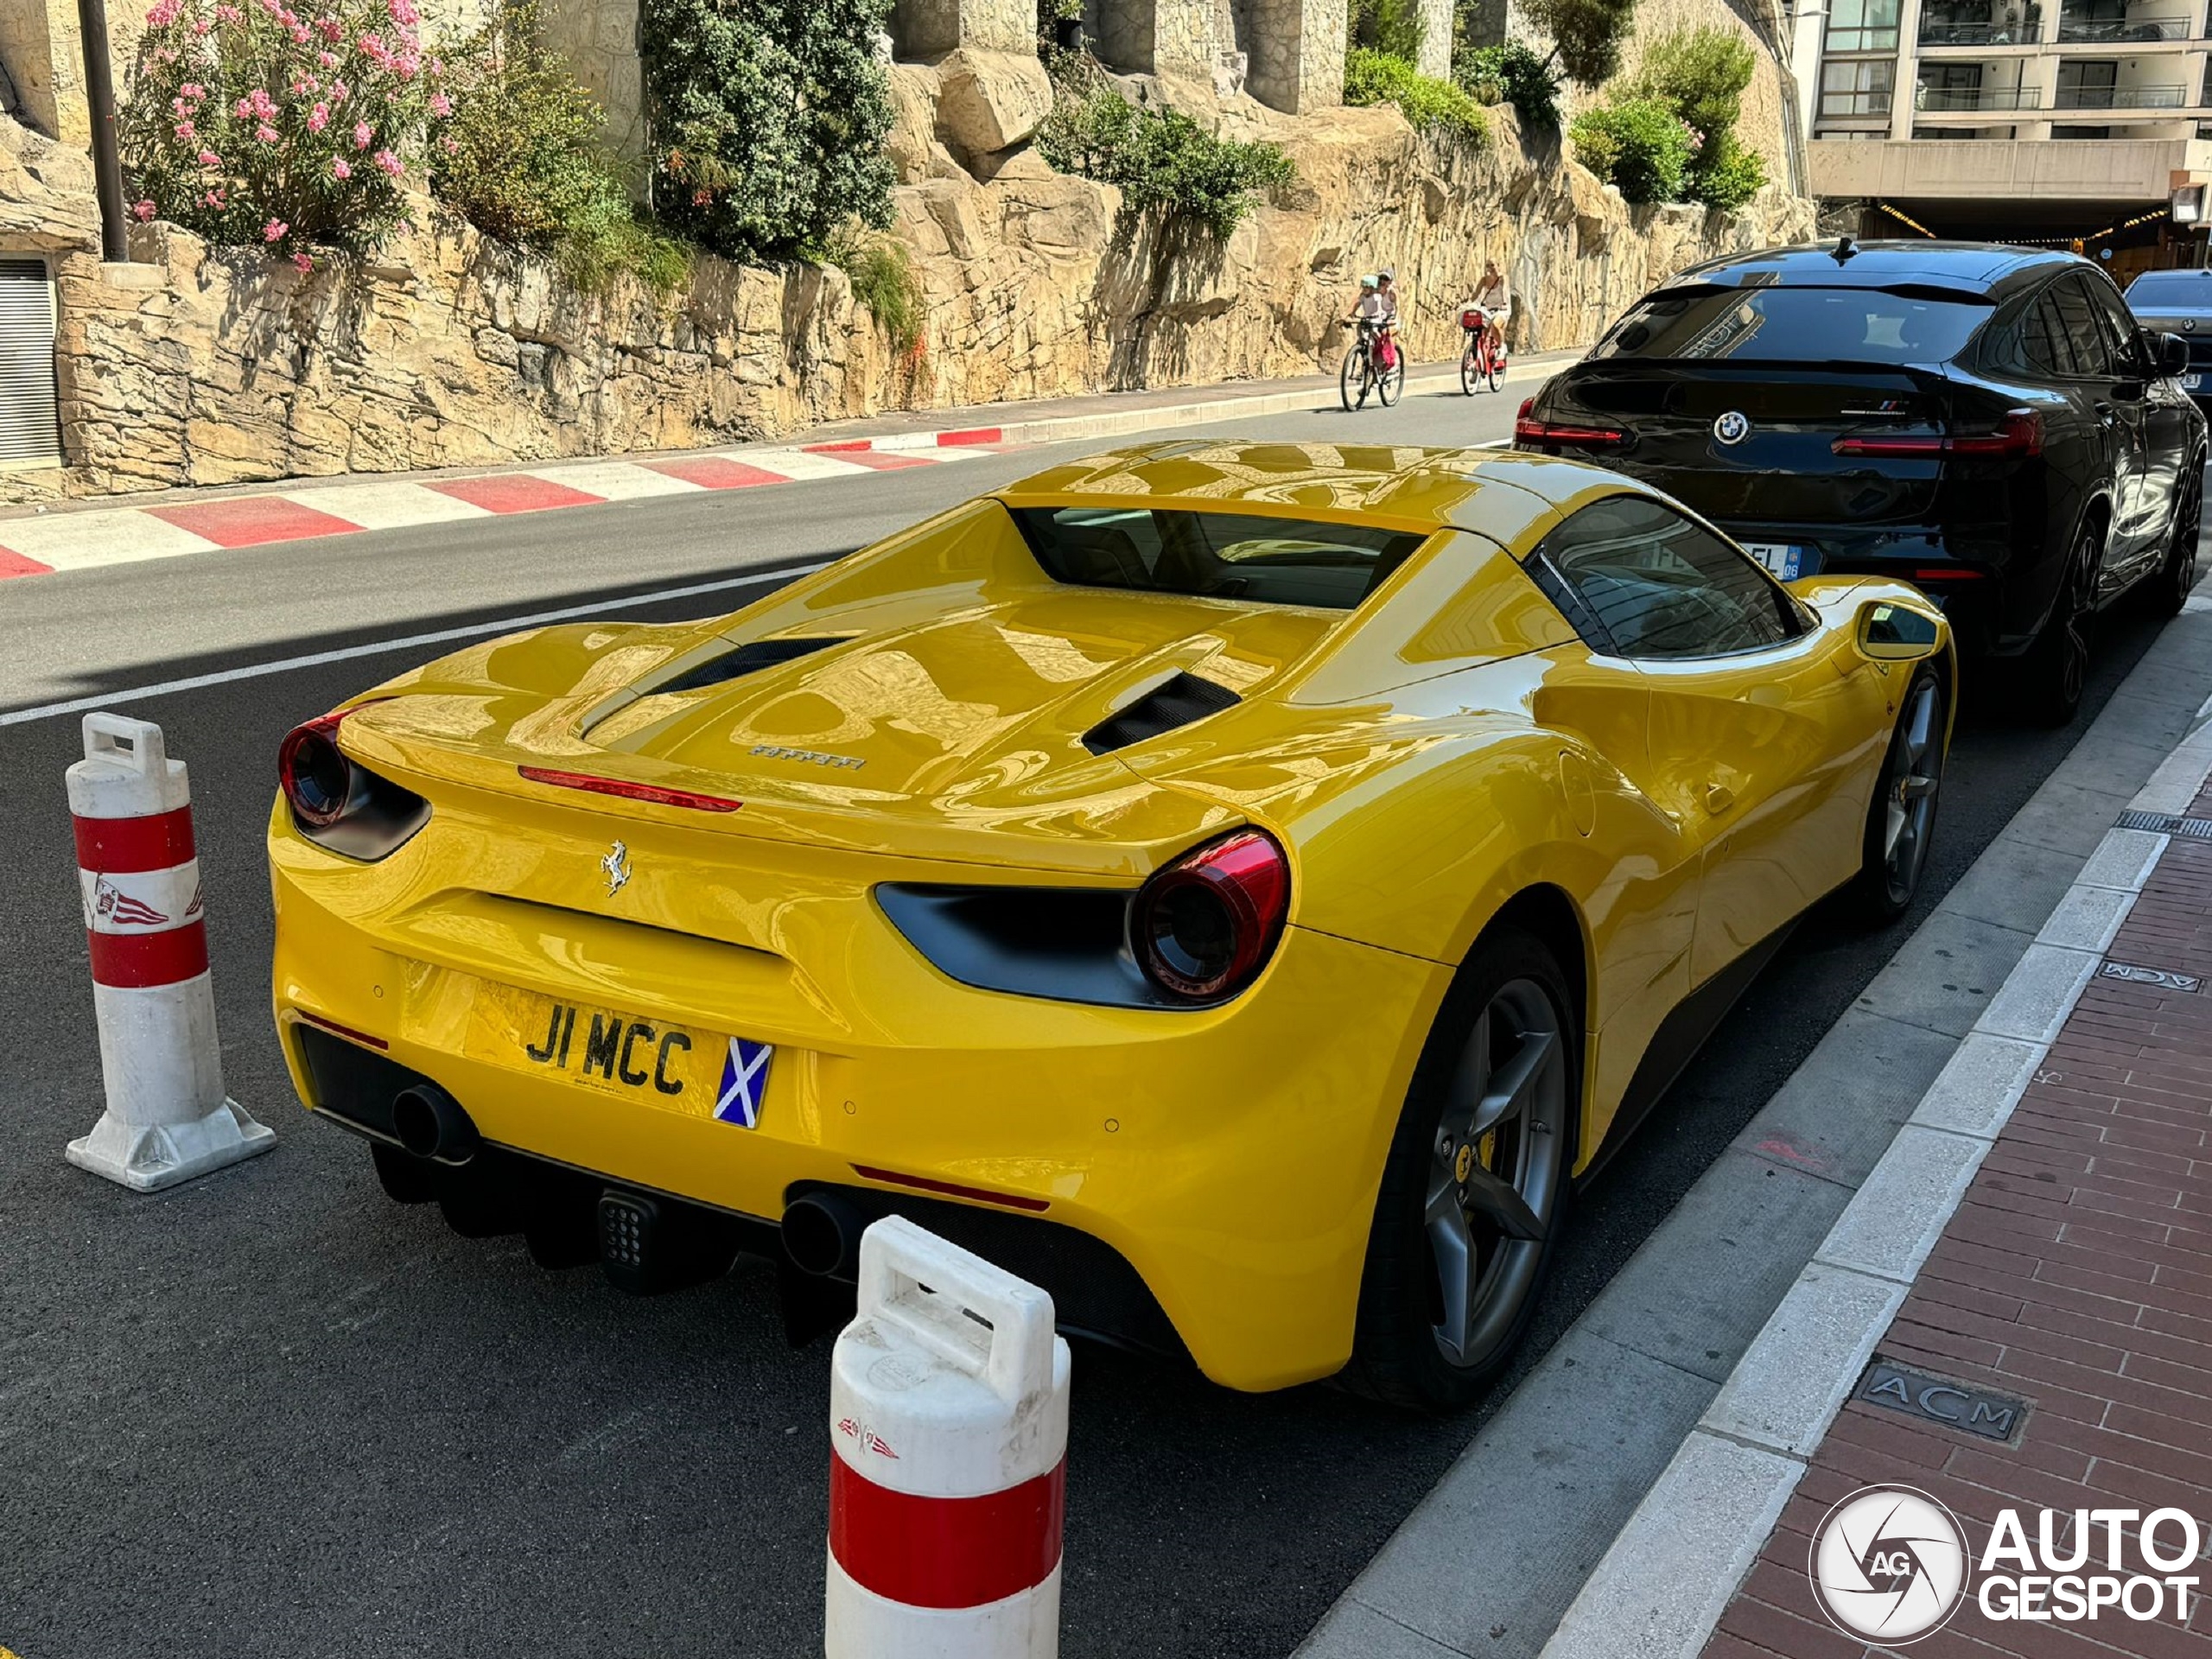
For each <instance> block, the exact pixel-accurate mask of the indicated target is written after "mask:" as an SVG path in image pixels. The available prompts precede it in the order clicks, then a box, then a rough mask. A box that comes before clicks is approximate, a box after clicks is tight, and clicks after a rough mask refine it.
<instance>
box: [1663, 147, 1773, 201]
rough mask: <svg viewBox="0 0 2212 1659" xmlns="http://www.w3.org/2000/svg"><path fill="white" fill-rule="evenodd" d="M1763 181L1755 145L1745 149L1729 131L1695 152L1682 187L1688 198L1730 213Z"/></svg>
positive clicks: (1763, 169)
mask: <svg viewBox="0 0 2212 1659" xmlns="http://www.w3.org/2000/svg"><path fill="white" fill-rule="evenodd" d="M1765 184H1766V160H1765V158H1764V156H1761V155H1760V154H1759V153H1758V151H1757V150H1755V149H1745V148H1744V146H1743V145H1742V144H1741V143H1738V141H1737V138H1736V135H1735V134H1734V133H1732V132H1731V133H1724V134H1723V135H1722V136H1721V137H1719V139H1718V140H1716V141H1715V142H1713V143H1708V144H1707V146H1706V147H1705V148H1704V149H1701V150H1700V151H1699V152H1698V155H1697V159H1696V160H1695V161H1694V162H1692V163H1691V164H1690V168H1689V174H1688V177H1687V178H1685V179H1684V180H1683V181H1682V188H1683V190H1684V193H1685V194H1687V195H1688V198H1689V200H1692V201H1701V202H1703V203H1704V204H1705V205H1706V206H1707V207H1718V208H1719V209H1720V210H1721V211H1722V212H1723V213H1733V212H1734V211H1735V210H1736V209H1737V208H1738V207H1742V206H1743V205H1744V204H1745V202H1747V201H1749V200H1751V198H1752V197H1753V196H1755V195H1757V194H1758V193H1759V191H1760V190H1761V189H1762V188H1764V186H1765Z"/></svg>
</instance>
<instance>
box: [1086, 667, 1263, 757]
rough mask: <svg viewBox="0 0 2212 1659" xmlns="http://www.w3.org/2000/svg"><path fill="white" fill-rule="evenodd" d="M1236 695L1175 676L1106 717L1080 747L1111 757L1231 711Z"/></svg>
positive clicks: (1191, 676)
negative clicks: (1117, 751)
mask: <svg viewBox="0 0 2212 1659" xmlns="http://www.w3.org/2000/svg"><path fill="white" fill-rule="evenodd" d="M1237 702H1238V698H1237V696H1236V693H1235V692H1234V691H1232V690H1230V689H1229V688H1228V687H1227V686H1225V685H1216V684H1215V683H1213V682H1212V681H1211V680H1202V679H1200V678H1199V677H1198V676H1197V675H1195V674H1178V675H1177V676H1176V677H1174V678H1173V679H1172V680H1170V681H1168V682H1167V683H1166V684H1165V685H1162V686H1160V687H1158V688H1156V689H1155V690H1151V691H1148V692H1147V693H1146V694H1145V695H1144V696H1141V697H1139V698H1138V699H1137V700H1136V701H1135V702H1133V703H1131V704H1130V705H1129V706H1128V708H1126V709H1120V710H1117V711H1116V713H1114V714H1110V715H1107V716H1106V718H1105V719H1103V720H1102V721H1099V722H1098V723H1097V724H1096V726H1094V727H1092V728H1090V730H1089V731H1087V732H1085V733H1084V734H1083V747H1084V748H1086V749H1089V750H1090V752H1091V753H1093V754H1110V753H1113V752H1114V751H1115V750H1116V749H1126V748H1128V747H1129V745H1130V744H1132V743H1141V742H1143V741H1145V739H1147V738H1148V737H1158V736H1159V735H1160V734H1161V733H1163V732H1172V731H1173V730H1174V729H1175V728H1177V727H1179V726H1188V725H1189V724H1190V723H1191V722H1192V721H1195V720H1204V719H1205V717H1206V716H1207V715H1217V714H1219V713H1220V712H1221V711H1222V710H1223V709H1234V708H1235V707H1236V704H1237Z"/></svg>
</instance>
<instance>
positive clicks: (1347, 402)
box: [1337, 346, 1367, 415]
mask: <svg viewBox="0 0 2212 1659" xmlns="http://www.w3.org/2000/svg"><path fill="white" fill-rule="evenodd" d="M1363 367H1364V364H1363V360H1362V359H1361V355H1360V350H1359V347H1358V346H1353V347H1352V348H1351V350H1350V351H1348V352H1346V353H1344V366H1343V367H1342V368H1340V369H1338V371H1337V396H1338V397H1341V398H1342V399H1343V400H1344V413H1345V414H1347V415H1349V414H1351V411H1352V410H1356V409H1357V408H1358V407H1359V406H1360V405H1361V404H1363V403H1365V402H1366V401H1367V385H1366V376H1365V375H1364V374H1363V372H1362V370H1363Z"/></svg>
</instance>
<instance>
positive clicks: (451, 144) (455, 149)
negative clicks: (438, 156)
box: [438, 134, 461, 156]
mask: <svg viewBox="0 0 2212 1659" xmlns="http://www.w3.org/2000/svg"><path fill="white" fill-rule="evenodd" d="M438 143H439V145H440V147H441V148H442V149H444V150H445V153H446V154H447V155H448V156H458V155H460V154H461V140H460V139H458V138H455V137H453V136H452V135H451V134H448V135H447V136H446V137H443V138H441V139H439V140H438Z"/></svg>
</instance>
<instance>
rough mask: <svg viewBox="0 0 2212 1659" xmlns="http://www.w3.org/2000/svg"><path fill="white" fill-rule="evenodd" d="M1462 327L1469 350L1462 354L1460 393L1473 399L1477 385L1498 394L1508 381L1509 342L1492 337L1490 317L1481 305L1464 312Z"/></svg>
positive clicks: (1470, 307) (1461, 318) (1460, 315)
mask: <svg viewBox="0 0 2212 1659" xmlns="http://www.w3.org/2000/svg"><path fill="white" fill-rule="evenodd" d="M1459 326H1460V327H1462V328H1464V329H1465V330H1466V331H1467V348H1466V350H1465V351H1463V352H1461V353H1459V390H1460V391H1464V392H1465V393H1466V394H1467V396H1468V397H1473V396H1474V395H1475V388H1476V387H1477V386H1487V387H1488V388H1489V389H1490V390H1491V391H1497V387H1498V383H1499V382H1500V381H1502V380H1503V379H1504V378H1505V368H1506V363H1505V342H1504V341H1503V340H1492V339H1491V332H1490V315H1489V314H1488V313H1487V312H1485V311H1484V309H1483V308H1481V307H1480V306H1478V305H1471V306H1469V307H1468V308H1466V309H1465V310H1464V311H1462V312H1460V313H1459Z"/></svg>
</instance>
